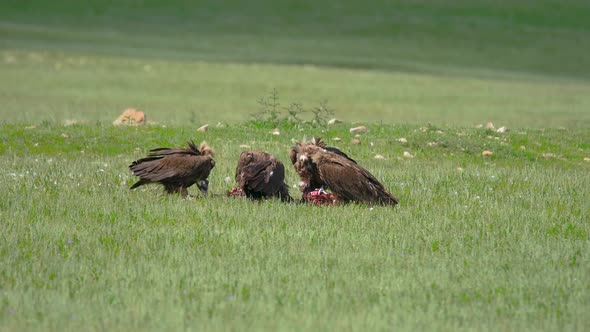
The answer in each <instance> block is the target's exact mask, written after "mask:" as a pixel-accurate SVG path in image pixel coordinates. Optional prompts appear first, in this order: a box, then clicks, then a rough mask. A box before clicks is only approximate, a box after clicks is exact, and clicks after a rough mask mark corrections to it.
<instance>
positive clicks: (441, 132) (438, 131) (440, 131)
mask: <svg viewBox="0 0 590 332" xmlns="http://www.w3.org/2000/svg"><path fill="white" fill-rule="evenodd" d="M435 133H437V134H444V133H445V132H444V131H442V130H437V131H435Z"/></svg>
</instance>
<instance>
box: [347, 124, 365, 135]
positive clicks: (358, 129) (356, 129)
mask: <svg viewBox="0 0 590 332" xmlns="http://www.w3.org/2000/svg"><path fill="white" fill-rule="evenodd" d="M366 131H367V127H365V126H358V127H354V128H350V133H351V134H354V133H364V132H366Z"/></svg>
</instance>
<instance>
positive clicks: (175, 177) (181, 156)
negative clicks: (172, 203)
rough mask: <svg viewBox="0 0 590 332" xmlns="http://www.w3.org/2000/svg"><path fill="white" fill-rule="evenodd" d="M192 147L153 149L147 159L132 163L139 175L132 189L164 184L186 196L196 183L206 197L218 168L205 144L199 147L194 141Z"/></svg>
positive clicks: (190, 145)
mask: <svg viewBox="0 0 590 332" xmlns="http://www.w3.org/2000/svg"><path fill="white" fill-rule="evenodd" d="M188 147H189V148H188V149H180V148H158V149H153V150H151V151H150V153H149V154H148V156H147V157H145V158H142V159H139V160H136V161H134V162H133V163H131V165H129V169H130V170H131V171H132V172H133V174H135V175H136V176H139V181H137V182H136V183H135V184H134V185H133V186H131V189H134V188H137V187H139V186H141V185H144V184H148V183H160V184H162V185H164V188H165V189H166V192H168V193H169V194H172V193H180V194H181V195H182V196H183V197H186V196H188V190H187V188H188V187H190V186H192V185H193V184H195V183H196V184H197V186H198V187H199V189H200V190H201V192H202V193H203V195H207V190H208V188H209V180H207V177H209V173H210V172H211V169H213V167H215V161H214V160H213V158H212V157H213V151H212V150H211V148H210V147H209V146H208V145H207V143H205V142H203V143H201V146H200V147H198V148H197V146H196V144H195V143H194V142H193V141H190V142H188Z"/></svg>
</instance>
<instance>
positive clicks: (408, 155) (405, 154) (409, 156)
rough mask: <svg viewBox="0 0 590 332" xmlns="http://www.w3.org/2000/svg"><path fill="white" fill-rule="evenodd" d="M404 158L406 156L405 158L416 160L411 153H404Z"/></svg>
mask: <svg viewBox="0 0 590 332" xmlns="http://www.w3.org/2000/svg"><path fill="white" fill-rule="evenodd" d="M403 156H404V158H414V155H413V154H411V153H409V152H408V151H404V154H403Z"/></svg>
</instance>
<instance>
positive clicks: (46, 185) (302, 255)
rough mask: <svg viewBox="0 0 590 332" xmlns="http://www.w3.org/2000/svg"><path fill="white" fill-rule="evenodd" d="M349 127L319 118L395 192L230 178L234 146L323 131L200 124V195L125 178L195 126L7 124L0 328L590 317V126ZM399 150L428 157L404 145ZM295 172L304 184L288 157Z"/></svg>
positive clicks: (503, 323) (269, 144)
mask: <svg viewBox="0 0 590 332" xmlns="http://www.w3.org/2000/svg"><path fill="white" fill-rule="evenodd" d="M347 128H348V127H347V126H345V125H342V126H340V127H336V128H332V129H330V130H329V131H327V132H326V133H324V135H325V137H327V138H328V139H331V138H332V137H336V136H340V137H343V138H344V141H343V142H340V143H339V144H338V146H339V147H340V148H342V149H344V150H345V151H347V152H349V153H350V154H351V155H352V156H353V157H354V158H356V159H357V160H358V161H359V162H360V163H362V164H363V165H364V166H366V167H367V168H369V169H370V170H371V171H372V172H373V173H374V174H375V175H376V176H377V177H378V178H380V179H382V180H383V182H384V183H385V184H386V186H387V187H389V188H391V190H392V192H394V193H395V194H396V195H397V196H399V197H400V199H401V201H402V204H401V205H400V206H398V207H396V208H395V209H389V208H375V209H374V210H371V209H368V208H367V207H365V206H355V205H351V206H345V207H341V208H316V207H311V206H308V207H305V206H297V205H285V204H282V203H280V202H265V203H261V204H257V203H251V202H247V201H243V200H239V199H228V198H225V197H224V196H223V193H224V192H225V191H226V190H227V189H229V188H230V187H231V186H232V183H231V182H229V183H226V182H225V181H224V178H225V177H226V176H229V177H232V172H233V170H234V167H235V160H236V159H235V158H236V156H237V155H238V154H239V151H240V150H241V149H240V147H239V145H240V144H242V143H246V144H250V145H251V146H252V147H253V148H256V149H262V150H266V151H270V152H272V153H274V154H275V155H277V156H278V157H279V158H281V159H282V160H284V161H287V160H288V157H287V153H288V148H289V146H290V138H291V137H295V138H299V137H301V136H302V135H304V134H307V135H308V136H309V135H311V134H313V133H315V132H318V130H309V129H307V130H305V131H304V132H301V131H299V130H284V131H283V132H282V134H281V136H273V135H270V134H269V130H270V128H260V129H256V128H254V127H250V128H244V127H227V128H220V129H217V128H215V129H212V131H210V132H208V133H206V134H200V135H199V136H198V137H195V139H197V140H201V139H206V140H208V141H209V142H210V143H211V144H212V145H213V147H214V148H216V150H217V157H216V160H217V167H216V168H215V170H214V172H213V173H212V175H211V194H212V196H211V197H209V198H208V199H197V200H195V201H187V200H182V199H180V198H178V197H165V196H163V195H162V191H161V189H160V188H157V187H146V188H145V189H141V190H137V191H134V192H129V190H128V187H129V185H130V184H131V183H133V180H134V179H133V178H132V177H131V176H130V175H129V174H128V172H127V171H126V166H127V165H128V164H129V162H130V161H132V160H133V159H136V158H139V157H141V156H142V155H144V154H145V152H146V149H147V148H151V147H155V146H159V145H175V144H178V143H179V142H181V141H183V140H184V139H185V138H187V137H194V135H193V134H192V128H190V127H175V128H170V129H167V128H161V127H159V126H158V127H145V128H137V129H136V128H113V127H110V126H98V127H97V126H73V127H61V126H41V127H37V128H33V129H25V128H24V127H23V126H20V125H16V126H15V125H5V126H4V127H3V128H2V131H1V132H2V134H1V136H0V137H1V139H2V142H3V144H2V146H3V147H4V150H3V155H4V157H3V158H2V159H1V161H0V167H1V168H2V169H3V170H4V172H2V174H1V176H0V188H1V189H0V195H2V197H3V199H2V200H1V201H0V207H1V209H0V211H2V212H1V213H2V215H1V218H2V220H3V221H2V227H3V231H2V237H3V241H2V242H1V244H0V263H1V265H2V266H5V267H6V266H9V267H10V268H9V269H3V270H2V274H1V275H0V285H1V292H0V294H1V295H0V296H1V299H0V310H1V312H2V314H1V315H0V326H3V327H4V328H7V329H9V330H10V329H37V328H39V329H43V330H46V329H52V330H53V329H55V330H63V329H64V328H65V329H80V328H82V329H84V330H105V329H107V330H129V329H133V330H137V329H142V330H145V329H148V330H150V329H162V328H164V329H195V328H200V329H220V328H223V329H232V328H235V329H241V330H243V329H254V330H259V329H263V328H264V329H273V330H274V329H295V328H297V329H299V328H303V327H309V328H313V329H316V330H317V329H321V330H326V329H328V330H341V329H343V328H345V329H360V328H363V327H364V328H366V327H371V328H372V329H388V330H390V329H391V328H404V329H438V330H440V329H443V330H447V329H453V330H455V329H471V328H476V329H482V328H494V329H497V328H503V329H508V330H517V329H518V330H520V329H532V330H556V329H559V330H579V329H584V328H587V327H588V324H590V322H589V321H588V319H587V318H585V317H587V316H586V315H585V312H587V311H588V291H589V289H588V276H589V275H590V265H589V264H588V255H589V254H590V247H589V243H590V242H589V235H590V227H589V224H588V222H587V221H588V217H589V215H590V210H589V209H588V208H589V206H588V204H586V202H587V201H588V200H589V199H590V196H589V191H588V190H587V188H588V187H589V186H590V177H589V174H590V172H588V170H589V164H588V163H587V162H584V161H583V160H582V158H583V156H585V155H586V154H587V153H588V151H590V145H589V144H588V142H589V141H590V138H589V137H588V133H587V132H586V131H583V130H572V131H569V132H567V135H564V133H566V132H565V131H563V130H546V131H537V130H530V131H519V132H511V133H508V134H498V133H491V132H487V131H485V130H475V129H463V128H453V127H443V128H432V127H431V128H418V127H414V126H384V127H379V126H372V127H371V129H372V130H371V131H370V132H369V133H368V134H366V135H364V136H363V137H362V141H363V144H361V145H352V144H350V143H348V140H349V139H350V134H349V133H348V131H347ZM399 137H405V138H407V140H408V142H407V143H400V142H398V141H396V138H399ZM495 137H498V139H495ZM369 142H373V143H374V145H373V146H371V145H370V144H368V143H369ZM430 142H437V143H438V145H436V146H432V144H428V143H430ZM521 145H522V146H525V147H526V149H525V150H522V149H521V148H520V146H521ZM483 149H490V150H492V151H494V152H495V154H494V156H492V157H491V158H483V157H482V156H481V154H480V153H481V150H483ZM403 151H410V152H412V153H413V154H415V155H416V158H414V159H404V158H399V157H400V156H401V155H402V152H403ZM376 153H380V154H383V155H384V156H386V158H387V160H385V161H381V160H375V159H373V158H372V157H373V156H374V155H375V154H376ZM547 153H554V154H555V155H556V157H547V156H548V155H547ZM543 154H545V156H546V157H543ZM458 167H461V168H462V169H463V171H459V170H457V168H458ZM287 175H288V182H289V183H290V184H293V183H296V178H295V174H294V172H293V171H292V169H291V168H290V167H288V174H287ZM193 189H194V188H193ZM192 191H193V193H196V191H195V190H192ZM293 194H294V195H296V193H295V192H293ZM245 216H252V217H249V218H248V217H245ZM11 312H12V313H11Z"/></svg>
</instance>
